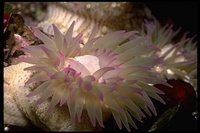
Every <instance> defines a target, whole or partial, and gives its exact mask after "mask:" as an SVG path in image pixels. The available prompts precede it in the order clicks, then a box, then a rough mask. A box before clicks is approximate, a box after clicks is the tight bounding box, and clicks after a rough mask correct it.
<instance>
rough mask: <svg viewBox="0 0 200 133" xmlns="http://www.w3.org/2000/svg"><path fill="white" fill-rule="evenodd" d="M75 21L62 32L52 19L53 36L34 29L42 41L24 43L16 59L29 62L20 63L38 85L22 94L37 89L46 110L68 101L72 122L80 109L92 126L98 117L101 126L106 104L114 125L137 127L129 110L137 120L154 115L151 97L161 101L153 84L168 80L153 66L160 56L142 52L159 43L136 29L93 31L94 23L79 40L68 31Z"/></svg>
mask: <svg viewBox="0 0 200 133" xmlns="http://www.w3.org/2000/svg"><path fill="white" fill-rule="evenodd" d="M74 25H75V22H74V21H73V22H72V24H71V26H70V27H69V29H68V30H67V32H66V34H65V35H63V34H62V33H61V32H60V31H59V29H58V28H57V27H56V26H55V25H53V30H54V37H53V38H52V39H51V38H49V37H47V36H46V35H45V34H43V33H42V32H41V31H39V30H38V29H35V36H37V37H38V38H39V39H41V40H42V41H43V42H44V44H41V45H38V46H27V47H25V48H24V49H23V50H24V52H27V53H30V54H31V57H27V58H21V59H20V60H21V61H23V62H26V63H30V64H33V65H32V66H30V67H27V68H25V69H24V70H28V71H32V72H33V75H32V77H31V78H30V79H29V80H28V81H27V82H26V85H27V86H29V85H31V84H32V83H39V84H40V85H39V86H38V87H37V88H34V89H33V90H32V92H31V93H29V94H28V95H27V96H28V97H32V96H36V95H38V94H41V95H40V98H39V99H38V100H37V103H38V104H41V103H43V102H44V101H46V100H47V99H48V100H50V101H49V102H50V105H49V108H48V110H47V111H48V112H49V113H51V112H52V111H53V109H54V108H55V107H56V106H66V107H68V109H69V113H70V116H71V121H72V123H73V124H75V123H76V121H78V122H80V121H81V115H82V111H83V110H85V111H87V113H88V116H89V118H90V121H91V123H92V125H93V126H96V122H98V124H99V125H100V126H101V127H104V125H103V118H102V116H103V110H104V109H108V110H109V111H110V112H111V114H112V115H113V117H114V119H115V121H116V123H117V125H118V127H119V128H120V129H122V124H121V122H122V123H123V124H124V126H125V127H126V129H127V130H128V131H130V127H129V124H131V125H132V126H133V127H135V128H137V126H136V125H135V123H134V121H133V119H132V116H133V117H134V118H136V119H137V120H139V121H141V122H142V117H145V115H146V114H148V115H149V116H151V115H152V114H153V115H156V109H155V107H154V105H153V103H152V101H151V98H154V99H156V100H158V101H160V102H162V103H163V104H165V102H164V101H163V100H162V99H161V97H160V96H159V94H164V93H163V92H162V91H160V90H159V89H157V88H156V87H154V86H153V85H154V84H156V83H160V84H165V85H168V84H167V83H166V82H165V80H164V79H162V78H161V77H160V75H159V74H158V73H157V72H155V71H154V70H153V69H152V68H153V67H154V66H155V65H157V64H162V63H163V62H162V60H161V59H160V58H157V57H156V56H154V55H152V56H144V55H147V54H148V53H149V52H152V53H156V52H158V51H160V49H159V48H157V47H156V46H155V45H152V44H151V43H146V42H147V41H146V40H147V39H149V38H148V37H141V36H138V32H137V31H129V32H125V31H116V32H112V33H109V34H107V35H105V36H103V37H96V36H95V34H96V32H97V31H98V28H97V27H94V29H93V30H92V32H91V34H90V36H89V38H88V40H87V42H86V43H85V44H81V43H80V42H81V37H82V34H78V35H76V36H75V37H73V36H72V33H73V27H74ZM129 38H134V39H133V40H130V39H129Z"/></svg>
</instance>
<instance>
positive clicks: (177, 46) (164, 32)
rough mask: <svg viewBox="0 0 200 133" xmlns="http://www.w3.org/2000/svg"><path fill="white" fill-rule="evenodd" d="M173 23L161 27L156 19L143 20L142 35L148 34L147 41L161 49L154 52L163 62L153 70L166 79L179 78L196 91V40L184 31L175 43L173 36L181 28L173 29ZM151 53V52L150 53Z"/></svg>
mask: <svg viewBox="0 0 200 133" xmlns="http://www.w3.org/2000/svg"><path fill="white" fill-rule="evenodd" d="M172 28H173V25H165V26H164V27H161V26H160V24H159V23H158V22H157V21H152V22H148V21H145V22H144V24H143V28H142V30H141V32H140V33H141V35H142V36H149V37H151V39H149V40H147V42H148V43H153V44H155V45H156V46H157V47H159V48H160V49H161V51H159V52H158V53H156V55H157V57H158V58H162V59H163V61H164V63H163V64H162V65H156V66H155V67H154V68H155V71H157V72H159V73H160V74H161V75H162V76H163V77H164V78H166V79H181V80H183V81H185V82H188V83H190V84H191V85H192V86H193V87H194V89H195V91H196V92H197V41H194V38H195V36H193V37H192V38H187V34H188V33H185V34H184V35H183V36H182V38H181V39H180V40H178V41H177V42H176V43H175V42H173V38H174V37H176V35H177V34H178V33H179V32H180V30H181V28H179V29H178V30H177V31H173V29H172ZM151 54H152V53H151Z"/></svg>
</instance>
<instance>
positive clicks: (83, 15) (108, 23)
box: [38, 2, 151, 43]
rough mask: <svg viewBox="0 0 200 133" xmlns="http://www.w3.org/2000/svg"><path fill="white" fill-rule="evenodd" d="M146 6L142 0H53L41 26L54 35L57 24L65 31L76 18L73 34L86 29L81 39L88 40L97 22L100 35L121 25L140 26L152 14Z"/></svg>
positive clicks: (117, 28)
mask: <svg viewBox="0 0 200 133" xmlns="http://www.w3.org/2000/svg"><path fill="white" fill-rule="evenodd" d="M146 8H147V7H146V6H145V5H144V4H143V3H137V2H135V3H134V2H50V3H48V6H47V14H46V17H45V19H44V20H43V21H41V22H40V23H39V24H38V27H40V28H41V29H42V30H43V32H45V33H47V34H50V35H53V34H54V31H53V27H52V24H54V25H56V26H57V27H58V28H59V30H60V31H61V33H63V34H65V33H66V31H67V30H68V28H69V26H70V24H71V23H72V21H76V25H75V26H74V31H73V35H76V34H78V33H84V34H83V37H82V39H83V42H84V43H85V42H86V40H87V39H85V38H88V37H89V35H90V31H91V30H92V28H93V27H94V25H95V24H98V27H99V29H98V32H97V35H105V34H107V33H110V32H113V31H116V30H119V29H124V30H127V31H129V30H133V29H134V30H136V29H140V28H141V23H142V21H143V19H144V18H145V19H147V18H149V17H151V15H149V14H150V13H146V10H145V9H146ZM147 14H148V17H147ZM63 18H65V19H63Z"/></svg>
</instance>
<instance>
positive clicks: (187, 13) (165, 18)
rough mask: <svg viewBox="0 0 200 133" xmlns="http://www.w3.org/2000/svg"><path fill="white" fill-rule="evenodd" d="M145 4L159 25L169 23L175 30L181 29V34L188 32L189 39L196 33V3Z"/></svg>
mask: <svg viewBox="0 0 200 133" xmlns="http://www.w3.org/2000/svg"><path fill="white" fill-rule="evenodd" d="M145 4H146V5H147V6H148V7H149V8H150V10H151V12H152V14H153V15H154V16H155V17H156V18H157V19H158V20H159V21H160V22H161V24H163V25H165V24H166V23H170V24H173V25H174V28H176V29H178V28H179V27H181V29H182V30H181V32H182V33H183V32H189V33H190V34H189V36H190V37H191V36H194V35H196V34H197V33H198V32H197V18H198V13H197V12H198V9H197V8H198V2H145Z"/></svg>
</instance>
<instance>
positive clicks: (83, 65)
mask: <svg viewBox="0 0 200 133" xmlns="http://www.w3.org/2000/svg"><path fill="white" fill-rule="evenodd" d="M68 65H70V66H71V67H72V68H74V69H75V70H76V71H77V72H81V76H82V77H85V76H88V75H92V74H94V72H96V71H97V70H98V69H100V66H99V59H98V58H97V57H96V56H93V55H84V56H77V57H75V58H74V61H72V62H70V63H68V62H66V65H65V66H68Z"/></svg>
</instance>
